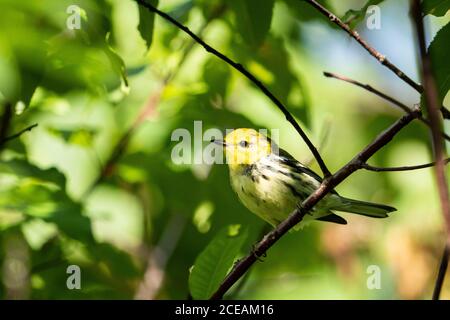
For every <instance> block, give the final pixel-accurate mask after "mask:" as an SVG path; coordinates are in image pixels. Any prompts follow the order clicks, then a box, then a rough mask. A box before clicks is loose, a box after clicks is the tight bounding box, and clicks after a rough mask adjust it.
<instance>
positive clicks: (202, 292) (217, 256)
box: [189, 226, 247, 299]
mask: <svg viewBox="0 0 450 320" xmlns="http://www.w3.org/2000/svg"><path fill="white" fill-rule="evenodd" d="M246 238H247V230H244V231H241V232H239V231H237V230H236V227H235V226H229V227H227V228H225V229H223V230H221V231H220V232H219V233H218V234H217V235H216V236H215V237H214V239H213V240H212V241H211V242H210V243H209V244H208V246H207V247H206V248H205V250H203V251H202V252H201V253H200V255H199V256H198V257H197V259H196V260H195V264H194V268H193V269H192V272H191V274H190V276H189V288H190V292H191V294H192V297H193V298H194V299H208V298H209V297H210V296H211V295H212V294H213V293H214V291H215V290H216V289H217V288H218V287H219V285H220V283H221V282H222V280H223V278H224V277H225V275H226V274H227V272H228V270H229V269H230V267H231V266H232V264H233V262H234V259H235V258H236V255H237V254H238V253H239V251H240V249H241V247H242V244H243V243H244V241H245V239H246Z"/></svg>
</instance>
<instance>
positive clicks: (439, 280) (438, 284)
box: [432, 246, 449, 300]
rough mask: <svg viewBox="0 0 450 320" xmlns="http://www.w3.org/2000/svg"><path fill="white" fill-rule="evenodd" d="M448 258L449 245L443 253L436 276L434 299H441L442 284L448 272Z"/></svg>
mask: <svg viewBox="0 0 450 320" xmlns="http://www.w3.org/2000/svg"><path fill="white" fill-rule="evenodd" d="M448 258H449V247H448V246H445V247H444V252H443V253H442V257H441V263H440V264H439V272H438V276H437V278H436V283H435V285H434V290H433V297H432V299H433V300H439V297H440V295H441V290H442V285H443V284H444V279H445V274H446V273H447V267H448Z"/></svg>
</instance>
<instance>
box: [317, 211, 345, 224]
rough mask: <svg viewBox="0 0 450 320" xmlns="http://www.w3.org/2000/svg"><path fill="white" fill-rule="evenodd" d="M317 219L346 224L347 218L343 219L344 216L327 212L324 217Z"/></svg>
mask: <svg viewBox="0 0 450 320" xmlns="http://www.w3.org/2000/svg"><path fill="white" fill-rule="evenodd" d="M317 220H320V221H326V222H333V223H337V224H347V220H345V219H344V218H342V217H340V216H338V215H337V214H334V213H332V214H329V215H327V216H325V217H322V218H318V219H317Z"/></svg>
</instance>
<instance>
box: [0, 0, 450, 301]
mask: <svg viewBox="0 0 450 320" xmlns="http://www.w3.org/2000/svg"><path fill="white" fill-rule="evenodd" d="M150 2H151V3H152V4H154V5H156V4H158V7H159V8H160V9H161V10H163V11H165V12H168V13H169V14H170V15H171V16H173V17H175V18H176V19H178V20H179V21H181V22H182V23H184V24H186V25H187V26H189V28H190V29H191V30H193V31H194V32H196V33H198V34H201V36H202V37H203V38H204V39H205V40H206V41H207V42H208V43H209V44H211V45H212V46H213V47H214V48H216V49H218V50H220V51H222V52H224V53H225V54H227V55H228V56H229V57H231V58H233V59H235V60H237V61H239V63H241V64H243V65H244V66H246V67H247V68H248V69H249V70H250V71H251V72H252V73H253V74H255V75H256V76H257V77H258V78H259V79H260V80H261V81H262V82H263V83H264V84H266V85H267V86H268V88H269V89H270V90H271V91H272V92H273V93H274V94H275V95H276V96H277V97H278V98H279V99H280V100H281V101H282V102H283V103H284V104H286V105H287V106H288V108H289V110H290V111H291V112H292V113H293V114H294V115H295V117H296V118H297V119H298V120H299V121H300V122H301V123H302V125H303V127H305V128H306V129H307V130H308V132H309V135H310V136H311V137H312V139H313V141H314V142H315V143H316V144H318V145H320V148H321V152H322V154H323V156H324V158H325V161H326V162H327V163H328V164H329V166H330V167H331V169H332V170H333V171H334V170H337V169H338V168H339V167H340V166H342V165H343V164H344V163H345V162H346V161H348V160H349V159H350V158H351V157H352V156H353V155H354V154H355V153H356V152H358V151H359V150H360V149H361V148H362V147H363V146H364V145H365V144H367V143H368V142H369V141H370V140H371V139H372V138H373V137H374V136H376V135H377V134H378V133H379V132H380V131H381V130H382V129H383V128H385V127H386V126H388V125H389V124H390V123H392V122H393V121H394V120H395V119H396V118H398V117H399V116H400V114H401V113H400V111H398V110H396V109H394V108H393V107H392V106H390V105H387V104H386V103H385V102H384V101H382V100H380V99H378V98H377V97H375V96H372V95H369V94H368V93H366V92H364V91H361V90H360V89H358V88H356V87H352V86H349V85H347V84H344V83H341V82H337V81H336V80H331V79H326V78H324V77H323V76H322V72H323V71H331V72H338V73H342V74H344V75H348V76H351V77H354V78H356V79H359V80H361V81H363V82H368V83H371V84H373V85H374V86H376V87H378V88H380V89H382V90H384V91H386V92H387V93H389V94H391V95H393V96H395V97H397V98H399V99H400V100H401V101H403V102H405V103H407V104H408V105H410V106H412V105H414V104H416V103H418V102H419V101H420V96H419V95H418V94H416V93H415V92H414V91H413V90H412V89H411V88H410V87H408V86H407V85H406V84H404V83H402V82H401V81H400V80H399V79H397V78H396V77H395V75H393V74H392V73H390V72H389V71H388V70H387V69H385V68H383V67H382V66H380V65H379V64H378V63H377V62H376V61H375V60H374V59H373V58H372V57H370V56H368V55H367V54H366V53H365V52H364V51H363V49H362V48H360V47H359V46H358V45H357V44H356V43H355V42H353V41H352V40H351V39H350V38H349V37H348V35H346V34H344V33H342V32H341V31H340V30H338V29H336V28H335V27H334V26H332V25H330V24H329V22H328V21H327V20H326V19H324V17H322V16H320V15H318V13H317V12H316V11H314V10H313V9H312V8H311V7H310V6H308V5H307V4H306V3H304V2H302V1H297V0H276V1H275V0H265V1H256V0H245V1H238V0H230V1H221V0H214V1H210V0H208V1H206V0H187V1H186V0H181V1H178V0H167V1H159V3H158V1H154V0H152V1H150ZM424 2H425V3H424V5H425V9H426V13H427V15H426V16H425V18H424V19H425V21H426V23H427V25H428V26H429V32H428V35H427V39H428V42H429V43H431V45H430V53H431V55H432V57H433V63H434V69H435V74H436V78H437V80H438V84H439V88H440V93H441V98H442V100H443V103H444V105H445V106H447V107H450V100H449V98H448V95H447V92H448V90H449V86H450V81H448V75H449V74H450V71H449V66H450V64H449V63H448V56H449V54H450V53H449V51H450V47H449V43H448V41H447V40H448V39H449V37H448V32H449V30H450V29H449V24H447V23H448V22H449V20H450V15H449V14H448V13H447V12H448V9H449V7H450V5H449V1H433V0H429V1H424ZM0 3H1V7H2V10H1V13H0V102H1V108H2V109H1V110H0V111H1V114H3V115H5V114H6V110H7V108H8V107H7V106H8V105H10V106H11V105H12V106H13V107H14V115H13V116H12V119H11V121H10V127H9V131H8V132H9V134H12V133H14V132H18V131H20V130H22V129H23V128H25V127H27V126H29V125H32V124H34V123H38V127H36V128H34V129H33V130H31V131H30V132H26V133H24V134H22V135H21V136H20V138H18V139H14V140H11V141H9V142H8V143H7V144H4V145H2V146H1V147H0V148H1V150H0V152H1V155H0V266H1V282H0V297H2V298H4V299H86V298H93V299H105V298H113V299H133V298H139V299H185V298H188V296H190V295H191V296H192V297H193V298H199V299H202V298H207V297H208V296H209V295H210V294H211V293H212V292H213V291H214V289H215V288H216V287H217V285H218V284H219V283H220V280H221V279H222V278H223V276H224V275H225V274H226V272H227V271H228V270H229V268H230V267H231V266H232V263H233V260H234V259H235V258H236V257H238V256H239V255H241V254H244V253H246V252H248V251H249V250H250V249H251V246H252V244H253V243H254V242H255V241H256V240H257V239H259V237H260V236H261V234H262V232H263V231H264V230H266V228H267V226H266V225H265V224H264V222H263V221H261V220H259V219H258V218H257V217H255V216H254V215H252V214H250V213H249V212H248V210H247V209H245V208H244V207H243V206H242V205H241V204H240V203H239V202H238V200H237V198H236V196H235V195H234V194H233V192H232V190H231V188H230V185H229V180H228V171H227V168H226V167H225V166H224V165H214V166H209V165H205V164H200V165H175V164H174V163H173V162H172V161H171V154H172V150H173V147H174V146H175V145H176V143H177V142H174V141H171V134H172V132H173V130H175V129H177V128H186V129H187V130H189V131H190V132H191V133H192V134H194V131H193V127H194V121H196V120H201V121H202V126H203V130H206V129H209V128H219V129H220V130H224V129H226V128H237V127H253V128H268V129H279V130H280V144H281V147H283V148H284V149H287V150H288V151H289V152H290V153H291V154H293V155H294V156H295V157H296V158H297V159H299V160H301V161H303V162H310V163H311V166H312V167H313V169H315V170H316V171H317V170H318V168H317V165H316V164H315V163H314V162H313V161H312V159H311V155H310V153H309V151H308V149H307V148H306V147H305V145H304V143H302V142H301V141H300V140H299V138H298V136H297V134H296V132H295V131H294V130H293V128H292V127H291V126H290V125H289V124H288V123H287V122H286V121H285V120H284V118H283V116H282V114H281V113H280V112H279V111H278V110H277V109H276V108H275V106H274V105H272V104H271V103H270V101H268V99H267V98H266V97H265V96H264V95H262V94H261V92H260V91H258V90H257V89H256V88H255V87H254V86H253V85H251V84H250V83H249V82H248V81H247V80H246V79H245V78H243V76H242V75H241V74H239V73H238V72H236V71H235V70H232V69H230V68H229V67H228V66H227V65H225V64H224V63H223V62H221V61H219V60H218V59H216V58H215V57H213V56H211V55H209V54H208V53H206V52H205V51H204V50H203V49H202V48H201V47H199V46H198V45H196V44H194V43H193V42H192V41H191V39H189V38H188V37H187V36H186V35H185V34H184V33H182V32H180V31H179V30H178V29H176V28H175V27H174V26H172V25H170V24H168V23H167V22H165V21H163V20H162V19H160V18H158V17H157V18H155V17H154V16H153V14H151V13H149V12H148V11H147V10H145V9H143V8H142V7H138V5H137V4H136V3H135V2H134V1H131V0H127V1H124V0H109V1H106V0H101V1H94V0H77V1H76V2H75V1H68V0H47V1H45V5H44V4H43V3H42V2H40V1H33V2H32V1H13V0H0ZM321 3H323V4H325V5H326V6H327V7H328V8H330V9H332V11H333V12H336V13H337V14H338V15H339V16H341V17H343V18H344V19H345V20H346V21H349V23H351V25H352V27H354V28H356V29H357V31H358V32H360V33H361V34H362V35H363V37H365V38H367V39H368V40H369V41H370V43H373V44H374V46H375V47H376V48H378V49H379V50H380V51H381V52H383V53H385V54H386V55H387V56H388V57H390V58H391V60H392V61H393V62H394V63H395V64H397V65H398V66H399V67H400V68H401V69H402V70H405V71H406V72H407V74H409V75H411V76H412V77H413V78H414V79H418V73H417V50H416V48H415V43H414V37H413V34H414V33H413V29H412V25H411V21H410V19H409V16H408V8H407V6H408V1H406V0H401V1H393V0H386V1H368V2H367V3H362V2H361V1H351V0H346V1H337V0H328V1H321ZM73 4H76V5H78V6H79V7H80V8H81V9H82V10H81V29H80V30H69V29H68V28H67V27H66V20H67V18H68V17H69V16H70V13H68V12H67V8H68V7H69V6H70V5H73ZM371 4H377V5H379V6H380V8H381V19H382V20H381V23H382V28H381V29H379V30H369V29H367V28H366V27H365V26H366V25H365V19H366V17H365V16H364V13H365V8H367V7H368V5H371ZM446 13H447V14H446ZM446 95H447V98H446ZM3 118H5V117H3ZM205 145H206V142H205ZM428 161H430V148H429V134H428V132H427V130H426V128H425V127H424V126H422V125H421V124H420V123H414V124H412V125H411V126H409V127H408V128H406V129H405V130H404V131H403V132H402V133H400V134H399V136H398V137H396V138H395V140H394V141H393V142H392V143H391V144H389V146H387V147H386V148H384V149H383V150H382V151H381V152H379V153H378V154H377V155H376V156H375V157H374V158H373V159H372V160H371V163H372V164H374V165H378V166H395V165H412V164H418V163H422V162H428ZM338 190H339V192H341V193H342V194H344V195H346V196H348V197H354V198H359V199H365V200H369V201H376V202H381V203H386V204H390V205H393V206H395V207H397V208H398V212H396V213H395V214H393V215H392V216H391V217H390V218H389V219H385V220H370V219H366V218H363V217H354V216H349V215H347V216H346V218H347V219H348V221H349V224H348V225H347V226H339V225H330V224H326V223H319V222H317V223H313V224H312V225H311V226H309V227H306V228H304V229H303V230H301V231H299V232H291V233H289V234H287V235H286V236H285V237H283V238H282V239H281V240H280V241H279V242H278V243H277V244H276V246H275V247H273V248H272V249H271V250H270V251H269V252H268V256H267V257H266V258H264V262H262V263H257V264H256V265H255V266H254V267H253V268H252V270H251V272H250V274H249V275H248V276H247V277H246V278H245V280H244V281H243V282H242V283H240V284H239V285H238V286H236V287H235V288H233V290H232V291H231V292H230V295H229V296H228V297H229V298H236V299H243V298H245V299H314V298H325V299H350V298H356V299H398V298H401V299H428V298H429V297H430V294H431V291H432V288H433V282H434V278H435V276H436V272H437V267H438V263H439V258H440V254H441V251H442V245H443V243H444V240H443V238H444V230H443V223H442V217H441V216H440V212H439V204H438V201H437V195H436V190H435V186H434V179H433V175H432V170H430V169H426V170H421V171H414V172H398V173H372V172H363V171H361V172H358V173H356V174H355V175H353V176H351V177H350V178H349V179H348V180H347V181H345V183H343V184H342V185H341V186H339V188H338ZM73 264H75V265H78V266H80V268H81V275H82V276H81V290H69V289H67V287H66V280H67V277H68V276H69V275H68V274H67V273H66V269H67V267H68V266H69V265H73ZM194 264H195V266H194ZM370 265H376V266H379V267H380V270H381V275H382V278H381V289H380V290H369V289H368V288H367V285H366V281H367V278H368V276H369V274H368V273H367V268H368V267H369V266H370ZM447 283H448V282H447ZM189 288H190V289H189ZM442 297H443V298H447V299H448V298H450V284H445V286H444V291H443V294H442Z"/></svg>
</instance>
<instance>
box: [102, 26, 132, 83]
mask: <svg viewBox="0 0 450 320" xmlns="http://www.w3.org/2000/svg"><path fill="white" fill-rule="evenodd" d="M109 37H110V33H109V32H108V33H107V34H106V43H105V53H106V55H107V56H108V58H109V61H110V62H111V65H112V68H113V70H114V71H115V72H116V73H117V74H118V75H119V76H120V77H121V80H122V84H123V85H124V86H125V87H127V88H128V77H127V69H126V67H125V62H124V61H123V59H122V57H121V56H119V54H118V53H117V52H116V51H115V50H114V49H113V47H112V46H111V45H110V44H109Z"/></svg>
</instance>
